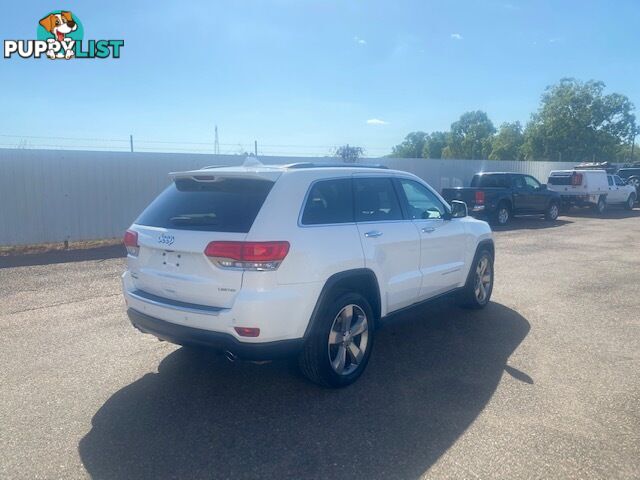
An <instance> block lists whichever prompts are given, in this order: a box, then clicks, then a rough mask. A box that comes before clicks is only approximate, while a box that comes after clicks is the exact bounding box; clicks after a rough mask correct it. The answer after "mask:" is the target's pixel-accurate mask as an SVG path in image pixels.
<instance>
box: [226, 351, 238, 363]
mask: <svg viewBox="0 0 640 480" xmlns="http://www.w3.org/2000/svg"><path fill="white" fill-rule="evenodd" d="M224 358H226V359H227V360H229V362H231V363H233V362H235V361H236V360H237V359H238V356H237V355H236V354H235V353H233V352H230V351H229V350H225V352H224Z"/></svg>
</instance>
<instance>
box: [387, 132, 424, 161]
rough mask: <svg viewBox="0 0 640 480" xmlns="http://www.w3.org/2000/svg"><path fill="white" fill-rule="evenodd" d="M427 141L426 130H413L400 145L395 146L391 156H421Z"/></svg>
mask: <svg viewBox="0 0 640 480" xmlns="http://www.w3.org/2000/svg"><path fill="white" fill-rule="evenodd" d="M426 141H427V134H426V133H425V132H411V133H410V134H408V135H407V136H406V137H404V141H403V142H402V143H401V144H400V145H396V146H395V147H393V149H392V151H391V156H392V157H396V158H421V157H422V153H423V152H424V146H425V144H426Z"/></svg>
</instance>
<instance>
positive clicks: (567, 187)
mask: <svg viewBox="0 0 640 480" xmlns="http://www.w3.org/2000/svg"><path fill="white" fill-rule="evenodd" d="M547 188H548V189H549V190H551V191H554V192H560V193H565V194H567V193H568V194H581V195H582V194H584V193H585V192H584V189H585V188H586V173H583V172H576V171H573V170H566V171H555V172H551V173H550V174H549V180H548V181H547Z"/></svg>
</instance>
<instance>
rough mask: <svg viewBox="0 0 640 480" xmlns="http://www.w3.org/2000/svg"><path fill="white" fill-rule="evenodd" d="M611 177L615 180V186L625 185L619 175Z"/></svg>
mask: <svg viewBox="0 0 640 480" xmlns="http://www.w3.org/2000/svg"><path fill="white" fill-rule="evenodd" d="M613 178H614V180H615V181H616V185H617V186H619V187H622V186H624V185H626V183H624V180H622V179H621V178H620V177H619V176H617V175H616V176H615V177H613Z"/></svg>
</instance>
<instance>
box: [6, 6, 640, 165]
mask: <svg viewBox="0 0 640 480" xmlns="http://www.w3.org/2000/svg"><path fill="white" fill-rule="evenodd" d="M54 9H69V10H71V11H73V13H74V14H76V15H77V16H78V17H79V18H80V20H81V21H82V22H83V24H84V28H85V39H90V38H94V39H124V40H125V47H124V48H123V51H122V58H121V59H118V60H111V59H110V60H80V59H77V60H71V61H50V60H48V59H41V60H33V59H29V60H24V59H19V58H16V59H11V60H6V59H0V78H1V79H2V90H3V92H2V97H3V105H4V111H5V114H4V115H3V116H2V117H1V118H0V135H17V136H18V137H17V138H16V137H4V136H1V137H0V144H3V145H11V144H16V143H18V142H19V141H20V142H26V143H27V145H33V146H35V145H37V144H47V143H51V144H56V145H59V144H67V143H65V142H63V141H61V140H51V141H49V140H46V139H34V138H26V137H27V136H42V137H73V138H75V137H78V138H105V139H116V140H119V139H123V140H124V139H128V136H129V134H130V133H131V134H133V135H134V139H135V140H136V143H137V145H140V146H141V147H145V148H157V149H159V150H164V149H167V150H171V149H175V150H178V149H182V148H192V149H207V148H208V147H207V146H198V145H186V142H212V141H213V127H214V125H215V124H218V127H219V131H220V143H221V144H222V146H221V151H222V152H223V153H225V152H230V153H235V152H236V151H239V150H242V149H249V148H251V145H252V142H253V140H254V139H257V140H258V142H259V145H260V153H264V154H269V153H273V154H320V155H325V154H328V153H330V149H331V146H335V145H340V144H344V143H350V144H355V145H360V146H363V147H364V148H365V149H366V150H367V153H368V154H369V155H370V156H376V155H382V154H386V153H388V152H389V150H390V148H391V146H392V145H394V144H396V143H399V142H400V141H401V140H402V138H403V137H404V135H405V134H406V133H408V132H409V131H413V130H425V131H431V130H443V129H447V128H448V127H449V125H450V124H451V123H452V122H453V121H455V120H456V119H457V117H458V116H459V115H460V114H461V113H463V112H464V111H467V110H474V109H482V110H485V111H486V112H487V113H488V114H489V116H490V118H491V119H492V120H493V121H494V123H495V124H496V125H499V124H500V123H502V122H504V121H513V120H520V121H521V122H523V123H524V122H526V121H527V120H528V118H529V116H530V114H531V112H532V111H534V110H535V109H536V107H537V105H538V102H539V98H540V95H541V93H542V92H543V90H544V88H545V86H547V85H549V84H551V83H555V82H557V81H558V80H559V79H560V78H562V77H565V76H571V77H576V78H579V79H583V80H587V79H591V78H594V79H598V80H603V81H604V82H605V83H606V84H607V87H608V89H607V91H609V92H611V91H616V92H619V93H624V94H626V95H628V96H629V97H630V98H631V100H632V101H633V102H634V103H636V104H637V105H640V81H639V78H640V55H639V54H638V48H639V46H640V2H639V1H638V0H616V1H615V2H612V1H611V0H609V1H588V0H582V1H573V0H563V1H561V0H556V1H550V0H547V1H545V0H539V1H534V0H466V1H454V0H439V1H431V0H415V1H378V0H375V1H364V0H322V1H305V0H262V1H257V0H256V1H248V0H247V1H238V0H235V1H231V0H230V1H211V0H193V1H185V2H175V1H161V0H155V1H150V0H136V1H134V2H132V1H130V0H129V1H120V0H112V1H109V2H86V1H71V0H66V2H65V3H64V4H60V3H57V2H48V1H47V2H45V1H35V0H31V1H29V2H7V3H6V4H5V5H4V12H5V18H6V19H11V20H10V21H5V22H4V24H3V27H2V39H3V40H4V39H32V38H35V32H36V26H37V22H38V20H39V19H40V18H41V17H43V16H44V15H45V14H46V13H48V12H49V11H50V10H54ZM373 119H377V120H381V121H382V122H375V121H373V122H371V120H373ZM368 120H369V121H370V122H369V123H367V121H368ZM372 123H373V124H372ZM376 123H377V124H376ZM144 140H153V141H177V142H184V144H176V145H172V144H166V145H164V144H155V143H143V141H144ZM68 142H69V143H68V144H70V145H71V144H73V145H75V146H78V145H84V144H86V145H87V146H101V145H105V146H125V147H126V145H127V144H126V143H122V142H106V141H93V140H86V141H80V140H77V141H68ZM291 145H293V146H291ZM298 146H303V147H298Z"/></svg>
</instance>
